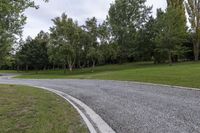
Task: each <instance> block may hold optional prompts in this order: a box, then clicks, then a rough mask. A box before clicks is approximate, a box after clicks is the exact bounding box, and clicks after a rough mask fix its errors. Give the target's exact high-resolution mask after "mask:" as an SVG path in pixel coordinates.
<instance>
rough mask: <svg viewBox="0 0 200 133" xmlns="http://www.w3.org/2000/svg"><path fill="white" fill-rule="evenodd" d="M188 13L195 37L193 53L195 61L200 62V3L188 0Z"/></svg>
mask: <svg viewBox="0 0 200 133" xmlns="http://www.w3.org/2000/svg"><path fill="white" fill-rule="evenodd" d="M185 5H186V9H187V13H188V15H189V22H190V24H191V32H192V35H193V49H194V50H193V51H194V59H195V61H198V60H199V50H200V1H199V0H187V2H185Z"/></svg>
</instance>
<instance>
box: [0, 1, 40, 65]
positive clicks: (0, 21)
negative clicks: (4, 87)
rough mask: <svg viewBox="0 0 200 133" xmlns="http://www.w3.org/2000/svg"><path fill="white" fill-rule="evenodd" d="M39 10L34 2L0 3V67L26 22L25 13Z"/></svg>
mask: <svg viewBox="0 0 200 133" xmlns="http://www.w3.org/2000/svg"><path fill="white" fill-rule="evenodd" d="M29 7H32V8H38V6H36V5H35V3H34V1H32V0H1V2H0V65H2V63H3V61H4V59H6V58H7V56H8V55H9V53H10V51H11V50H12V49H11V48H12V45H13V44H14V43H16V42H15V41H16V38H17V37H19V36H21V33H22V29H23V25H24V24H25V22H26V16H25V15H24V11H25V10H26V9H27V8H29Z"/></svg>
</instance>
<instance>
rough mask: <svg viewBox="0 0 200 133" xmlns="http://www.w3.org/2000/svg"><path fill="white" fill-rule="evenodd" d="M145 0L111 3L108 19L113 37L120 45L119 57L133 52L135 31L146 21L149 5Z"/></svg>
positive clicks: (122, 0)
mask: <svg viewBox="0 0 200 133" xmlns="http://www.w3.org/2000/svg"><path fill="white" fill-rule="evenodd" d="M145 2H146V0H115V2H114V3H112V4H111V7H110V10H109V15H108V21H109V24H110V26H111V29H112V33H113V37H114V38H115V40H116V42H117V43H118V45H119V46H120V47H121V48H120V49H121V58H122V59H123V58H127V57H132V56H134V54H135V52H136V51H135V47H136V46H135V45H137V44H136V42H135V39H136V33H137V31H138V30H139V29H141V27H142V26H143V25H144V24H145V23H146V22H147V21H148V18H149V14H150V12H151V7H148V6H146V5H145Z"/></svg>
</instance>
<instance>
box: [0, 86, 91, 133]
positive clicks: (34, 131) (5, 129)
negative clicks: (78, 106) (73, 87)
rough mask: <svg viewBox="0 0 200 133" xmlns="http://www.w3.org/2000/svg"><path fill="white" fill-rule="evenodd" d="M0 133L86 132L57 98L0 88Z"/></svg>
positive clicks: (33, 90)
mask: <svg viewBox="0 0 200 133" xmlns="http://www.w3.org/2000/svg"><path fill="white" fill-rule="evenodd" d="M0 133H88V129H87V127H86V125H85V124H84V122H83V121H82V119H81V118H80V116H79V114H78V113H77V112H76V110H75V109H74V108H73V107H72V106H71V105H70V104H69V103H67V102H66V101H65V100H64V99H62V98H61V97H59V96H57V95H55V94H53V93H51V92H48V91H45V90H41V89H36V88H33V87H26V86H15V85H0Z"/></svg>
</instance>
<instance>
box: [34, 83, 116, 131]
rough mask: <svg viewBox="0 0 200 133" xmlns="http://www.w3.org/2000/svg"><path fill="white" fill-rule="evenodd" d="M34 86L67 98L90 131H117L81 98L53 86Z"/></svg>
mask: <svg viewBox="0 0 200 133" xmlns="http://www.w3.org/2000/svg"><path fill="white" fill-rule="evenodd" d="M34 87H36V88H41V89H44V90H48V91H51V92H53V93H55V94H57V95H59V96H61V97H62V98H64V99H65V100H67V101H68V102H69V103H70V104H71V105H72V106H73V107H74V108H75V109H76V110H77V111H78V113H79V114H80V115H81V117H82V118H83V120H84V122H85V123H86V125H87V127H88V129H89V131H90V133H115V131H114V130H113V129H112V128H111V127H110V126H109V125H108V124H107V123H106V122H105V121H104V120H103V119H102V118H101V117H100V116H99V115H98V114H96V113H95V112H94V111H93V110H92V109H91V108H90V107H88V106H87V105H86V104H84V103H83V102H81V101H80V100H78V99H76V98H74V97H72V96H70V95H68V94H66V93H63V92H61V91H57V90H54V89H51V88H46V87H40V86H34ZM74 103H75V104H77V105H78V106H80V107H81V108H82V109H83V110H84V112H85V113H86V114H84V113H83V112H82V111H81V110H80V109H79V108H78V106H76V105H75V104H74ZM87 117H89V118H87ZM89 119H90V120H91V121H92V122H91V121H90V120H89ZM92 123H93V124H92Z"/></svg>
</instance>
